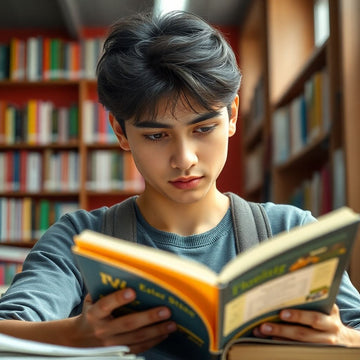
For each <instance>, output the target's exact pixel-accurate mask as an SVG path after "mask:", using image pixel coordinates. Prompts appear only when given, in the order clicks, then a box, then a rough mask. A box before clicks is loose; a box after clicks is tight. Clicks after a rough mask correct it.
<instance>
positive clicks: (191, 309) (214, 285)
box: [73, 208, 360, 359]
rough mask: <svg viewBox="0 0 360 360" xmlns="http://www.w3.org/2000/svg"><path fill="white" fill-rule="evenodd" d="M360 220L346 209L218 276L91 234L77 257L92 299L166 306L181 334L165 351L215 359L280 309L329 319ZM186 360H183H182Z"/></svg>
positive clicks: (257, 250) (241, 258)
mask: <svg viewBox="0 0 360 360" xmlns="http://www.w3.org/2000/svg"><path fill="white" fill-rule="evenodd" d="M359 220H360V217H359V215H358V214H356V213H354V212H353V211H352V210H350V209H349V208H342V209H339V210H336V211H334V212H332V213H330V214H327V215H324V216H322V217H320V218H319V221H318V222H315V223H312V224H307V225H304V226H301V227H297V228H294V229H293V230H291V231H290V232H284V233H282V234H279V235H278V236H276V237H274V238H272V239H271V240H269V241H266V242H263V243H261V244H259V245H257V246H256V247H254V248H252V249H250V250H248V251H246V252H244V253H241V254H239V255H238V256H237V257H236V258H234V259H233V260H232V261H230V262H229V263H228V264H227V265H226V266H225V267H224V268H223V269H222V271H221V272H220V274H216V273H215V272H213V271H212V270H211V269H209V268H208V267H207V266H205V265H203V264H200V263H197V262H195V261H192V260H189V259H184V258H182V257H179V256H177V255H174V254H171V253H169V252H166V251H162V250H159V249H153V248H150V247H147V246H144V245H140V244H136V243H132V242H129V241H125V240H120V239H115V238H111V237H109V236H105V235H102V234H98V233H95V232H92V231H89V230H86V231H84V232H82V233H81V234H79V235H77V236H75V239H74V241H75V246H74V248H73V252H74V254H75V257H76V259H77V262H78V265H79V268H80V270H81V272H82V274H83V277H84V279H85V283H86V286H87V288H88V290H89V292H90V294H91V296H92V298H93V300H97V299H99V297H101V296H103V295H106V294H108V293H110V292H113V291H115V290H117V289H122V288H125V287H131V288H133V289H134V290H135V291H136V293H137V298H136V300H135V301H134V302H133V303H131V304H130V305H129V306H127V307H126V308H125V307H123V308H121V309H119V314H121V313H124V312H133V311H141V310H143V309H148V308H151V307H154V306H158V305H166V306H168V307H169V308H170V310H171V312H172V319H173V320H174V321H175V322H176V323H177V325H178V331H177V332H176V333H175V334H172V335H171V336H170V337H169V340H167V341H165V342H164V343H163V344H162V346H164V347H166V346H167V344H166V343H167V342H169V344H170V343H171V342H172V343H171V344H170V345H168V346H169V347H168V348H169V349H172V351H174V353H177V354H182V352H183V351H189V352H191V354H193V356H195V357H193V358H197V359H211V358H212V356H213V355H216V354H220V353H221V352H222V351H223V349H224V347H225V345H226V344H227V343H228V342H229V341H230V340H233V339H234V338H238V337H244V336H248V335H250V334H251V332H252V330H253V328H254V327H255V326H257V325H259V324H260V323H262V322H264V321H276V320H278V313H279V310H280V309H282V308H290V307H292V308H306V309H313V310H316V311H322V312H325V313H329V312H330V310H331V308H332V305H333V303H334V301H335V297H336V294H337V291H338V287H339V284H340V281H341V277H342V274H343V272H344V270H345V268H346V266H347V263H348V260H349V256H350V253H351V248H352V245H353V242H354V240H355V237H356V232H357V228H358V223H359ZM184 356H186V355H184Z"/></svg>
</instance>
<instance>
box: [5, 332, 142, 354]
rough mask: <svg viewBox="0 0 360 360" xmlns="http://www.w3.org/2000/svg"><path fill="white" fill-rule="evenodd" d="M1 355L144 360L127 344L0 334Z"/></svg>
mask: <svg viewBox="0 0 360 360" xmlns="http://www.w3.org/2000/svg"><path fill="white" fill-rule="evenodd" d="M0 357H1V358H6V359H7V360H12V359H14V360H15V359H24V358H26V359H64V360H65V359H72V360H74V359H82V360H86V359H105V360H144V358H143V357H141V356H136V355H133V354H130V353H129V348H128V347H127V346H108V347H87V348H77V347H70V346H60V345H52V344H46V343H42V342H38V341H32V340H24V339H19V338H16V337H13V336H8V335H5V334H0Z"/></svg>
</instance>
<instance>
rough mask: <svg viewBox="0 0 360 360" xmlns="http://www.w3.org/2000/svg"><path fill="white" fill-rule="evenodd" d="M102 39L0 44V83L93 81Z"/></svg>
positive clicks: (45, 39) (36, 39)
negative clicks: (82, 79) (65, 80)
mask: <svg viewBox="0 0 360 360" xmlns="http://www.w3.org/2000/svg"><path fill="white" fill-rule="evenodd" d="M103 41H104V40H103V38H102V37H97V38H85V39H82V40H80V41H79V42H76V41H69V40H64V39H61V38H50V37H44V36H34V37H29V38H28V39H20V38H12V39H11V40H10V42H9V43H3V44H0V80H8V79H9V80H13V81H22V80H28V81H43V80H45V81H46V80H56V79H68V80H76V79H81V78H84V79H94V78H95V70H96V64H97V61H98V59H99V57H100V54H101V51H102V45H103Z"/></svg>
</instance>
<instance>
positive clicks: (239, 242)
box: [101, 192, 272, 253]
mask: <svg viewBox="0 0 360 360" xmlns="http://www.w3.org/2000/svg"><path fill="white" fill-rule="evenodd" d="M226 195H228V196H229V198H230V204H231V215H232V219H233V224H234V230H235V245H236V252H237V253H240V252H243V251H245V250H247V249H249V248H251V247H253V246H255V245H257V244H258V243H259V242H261V241H265V240H266V239H268V238H270V237H272V233H271V227H270V223H269V220H268V217H267V215H266V213H265V210H264V208H263V207H262V205H261V204H258V203H254V202H248V201H245V200H244V199H242V198H241V197H240V196H238V195H236V194H233V193H230V192H229V193H226ZM135 200H136V196H132V197H130V198H128V199H126V200H124V201H122V202H120V203H118V204H115V205H113V206H111V207H110V208H108V209H107V210H106V211H105V215H104V220H103V224H102V229H101V232H102V233H104V234H106V235H110V236H114V237H118V238H121V239H124V240H129V241H132V242H136V215H135V209H134V201H135Z"/></svg>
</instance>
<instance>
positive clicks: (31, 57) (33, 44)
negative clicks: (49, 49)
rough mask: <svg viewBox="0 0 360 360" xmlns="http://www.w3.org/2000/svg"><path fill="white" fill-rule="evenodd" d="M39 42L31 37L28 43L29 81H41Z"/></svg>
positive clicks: (27, 65)
mask: <svg viewBox="0 0 360 360" xmlns="http://www.w3.org/2000/svg"><path fill="white" fill-rule="evenodd" d="M38 63H39V41H38V39H37V38H36V37H30V38H28V39H27V41H26V78H27V80H29V81H39V80H40V77H39V72H38V68H39V64H38Z"/></svg>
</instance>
